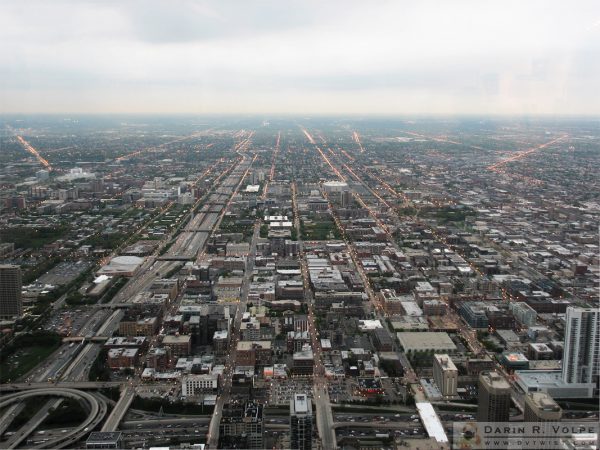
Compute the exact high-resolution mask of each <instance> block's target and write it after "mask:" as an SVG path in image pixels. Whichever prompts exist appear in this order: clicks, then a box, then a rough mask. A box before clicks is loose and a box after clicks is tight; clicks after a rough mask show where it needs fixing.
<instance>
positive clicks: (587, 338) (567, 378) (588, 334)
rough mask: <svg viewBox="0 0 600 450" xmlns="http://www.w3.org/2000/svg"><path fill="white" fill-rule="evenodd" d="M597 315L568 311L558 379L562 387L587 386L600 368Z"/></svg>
mask: <svg viewBox="0 0 600 450" xmlns="http://www.w3.org/2000/svg"><path fill="white" fill-rule="evenodd" d="M599 329H600V313H599V312H598V309H595V308H576V307H572V306H570V307H568V308H567V314H566V318H565V349H564V353H563V361H562V364H563V367H562V376H563V381H564V382H565V383H591V382H592V381H593V379H594V377H597V376H598V370H599V369H598V365H599V364H600V358H599V356H600V355H599V352H600V344H599V342H598V332H599Z"/></svg>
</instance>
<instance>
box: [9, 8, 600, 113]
mask: <svg viewBox="0 0 600 450" xmlns="http://www.w3.org/2000/svg"><path fill="white" fill-rule="evenodd" d="M0 49H1V51H2V55H3V56H4V58H2V61H1V62H0V114H3V115H15V114H68V115H76V114H86V115H88V114H89V115H105V114H124V115H178V114H181V115H233V116H236V115H241V116H247V115H275V114H281V115H286V116H306V115H308V116H352V117H373V116H381V117H393V116H396V117H410V116H422V117H452V116H463V117H464V116H472V117H523V116H525V117H542V118H543V117H549V116H550V117H565V118H570V117H596V116H600V102H598V100H597V94H596V95H594V93H597V92H600V4H599V3H598V2H595V1H580V2H576V3H575V4H573V3H571V4H568V3H566V2H561V1H558V0H554V1H548V2H546V1H529V2H519V1H502V2H499V1H498V2H493V3H492V2H478V1H473V0H460V1H456V2H435V1H422V2H416V1H410V2H407V1H400V2H393V1H382V2H377V3H366V2H358V1H349V2H341V1H331V2H325V3H323V2H316V1H290V2H277V1H247V2H218V1H216V0H209V1H191V0H177V1H158V0H154V1H145V2H142V1H126V2H117V1H111V0H109V1H106V2H80V1H73V0H59V1H56V2H52V3H46V2H42V1H30V2H27V3H23V2H19V1H16V0H15V1H5V2H2V4H0Z"/></svg>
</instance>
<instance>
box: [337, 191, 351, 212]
mask: <svg viewBox="0 0 600 450" xmlns="http://www.w3.org/2000/svg"><path fill="white" fill-rule="evenodd" d="M340 197H341V201H340V203H341V204H342V208H348V207H349V206H350V205H351V204H352V192H351V191H349V190H347V189H345V190H343V191H342V192H341V193H340Z"/></svg>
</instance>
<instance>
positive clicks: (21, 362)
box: [0, 331, 61, 383]
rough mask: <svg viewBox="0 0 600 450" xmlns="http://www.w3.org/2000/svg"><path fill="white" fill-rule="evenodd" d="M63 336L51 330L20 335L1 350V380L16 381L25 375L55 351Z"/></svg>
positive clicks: (2, 381)
mask: <svg viewBox="0 0 600 450" xmlns="http://www.w3.org/2000/svg"><path fill="white" fill-rule="evenodd" d="M60 343H61V337H60V336H59V335H58V334H56V333H52V332H49V331H34V332H33V333H27V334H23V335H20V336H18V337H16V338H15V339H14V341H13V342H11V343H9V344H7V345H6V346H5V347H4V348H3V349H2V352H0V382H1V383H4V382H6V381H8V380H11V381H14V380H15V379H17V378H18V377H20V376H23V375H25V374H26V373H27V372H29V371H30V370H31V369H33V368H34V367H35V366H37V365H38V364H39V363H40V362H42V361H43V360H44V359H46V358H47V357H48V356H49V355H50V354H51V353H52V352H54V351H55V350H56V349H57V348H58V347H59V346H60Z"/></svg>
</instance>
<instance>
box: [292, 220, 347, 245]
mask: <svg viewBox="0 0 600 450" xmlns="http://www.w3.org/2000/svg"><path fill="white" fill-rule="evenodd" d="M300 231H301V233H302V239H304V240H308V241H311V240H315V241H322V240H326V239H331V238H333V239H340V238H341V234H340V232H339V230H338V229H337V227H336V226H335V223H334V222H333V221H332V220H331V221H321V222H312V223H306V222H304V221H302V222H301V227H300Z"/></svg>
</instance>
